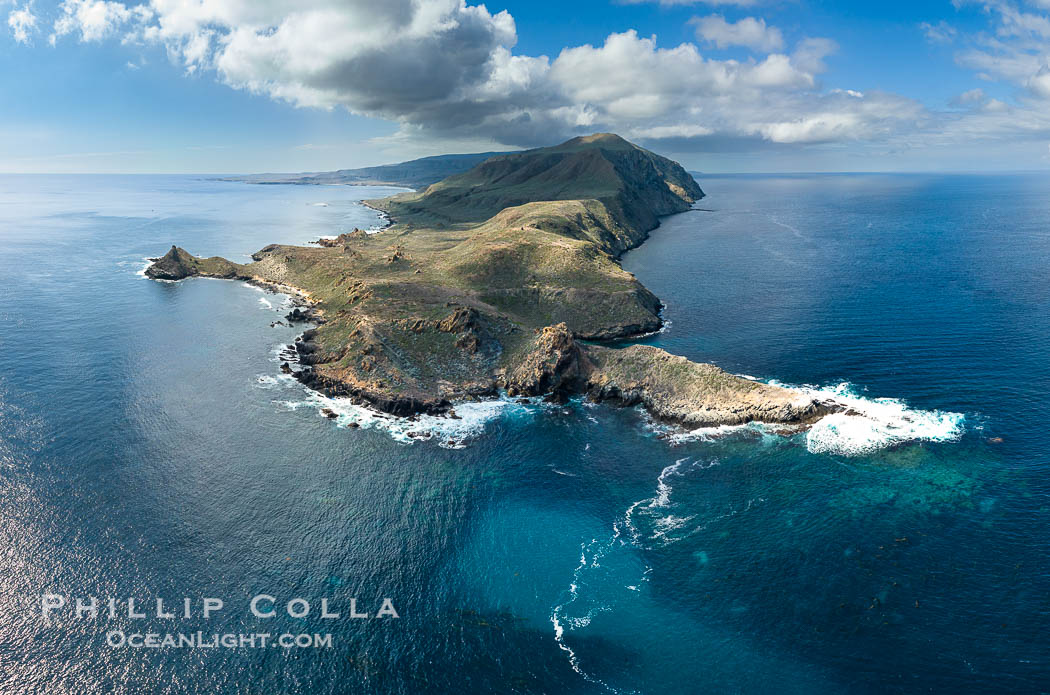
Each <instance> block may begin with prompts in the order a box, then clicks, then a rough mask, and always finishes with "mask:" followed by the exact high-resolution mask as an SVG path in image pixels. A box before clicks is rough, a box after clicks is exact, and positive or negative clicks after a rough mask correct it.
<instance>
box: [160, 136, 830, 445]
mask: <svg viewBox="0 0 1050 695" xmlns="http://www.w3.org/2000/svg"><path fill="white" fill-rule="evenodd" d="M703 196H704V192H703V191H702V190H701V189H700V186H699V185H698V184H697V183H696V181H695V180H694V179H693V177H692V176H691V175H689V174H688V173H687V172H686V171H685V170H684V169H683V168H682V167H681V166H680V165H679V164H678V163H676V162H674V161H672V160H670V159H667V158H665V157H662V156H660V155H657V154H654V153H653V152H650V151H648V150H645V149H643V148H641V147H638V146H637V145H634V144H632V143H630V142H628V141H626V140H624V139H623V138H621V137H619V136H617V135H613V134H606V133H602V134H596V135H590V136H586V137H578V138H574V139H572V140H569V141H568V142H565V143H563V144H561V145H557V146H554V147H546V148H540V149H534V150H527V151H523V152H517V153H510V154H498V155H496V156H492V157H488V158H486V159H484V160H483V161H481V162H480V163H478V164H477V165H475V166H474V167H473V168H471V169H469V170H468V171H465V172H463V173H459V174H456V175H453V176H450V177H448V178H445V179H443V180H441V181H438V182H437V183H434V184H432V185H429V186H427V187H426V188H425V189H423V190H420V191H416V192H410V193H402V194H399V195H395V196H393V197H391V198H384V199H381V200H371V201H367V204H368V205H370V206H371V207H374V208H376V209H377V210H380V211H382V212H384V213H385V214H386V215H388V216H389V218H390V220H391V226H389V227H387V228H385V229H384V230H382V231H381V232H379V233H373V234H369V233H366V232H364V231H362V230H355V231H353V232H351V233H346V234H342V235H340V236H338V237H337V238H334V239H326V240H323V243H319V244H318V245H316V246H310V247H303V246H287V245H279V244H272V245H269V246H266V247H265V248H263V249H261V250H259V251H258V252H256V253H255V254H253V255H252V259H253V262H252V263H246V264H239V263H233V262H231V261H228V260H226V259H224V258H219V257H212V258H198V257H196V256H193V255H191V254H190V253H188V252H186V251H185V250H183V249H181V248H178V247H175V246H173V247H172V248H171V250H170V251H168V252H167V254H165V255H164V256H163V257H161V258H159V259H157V260H156V261H155V262H154V263H153V264H152V265H151V266H150V267H149V268H148V269H147V271H146V275H147V276H148V277H151V278H154V279H158V280H181V279H183V278H187V277H193V276H205V277H216V278H229V279H236V280H244V281H247V282H250V283H253V284H257V285H260V286H264V287H268V288H271V289H274V290H275V291H281V292H287V293H289V294H292V295H293V296H295V297H297V298H298V300H299V301H300V302H301V303H302V305H303V307H304V309H305V310H303V309H297V310H296V311H294V312H293V314H292V316H291V318H293V319H303V320H306V321H310V322H313V323H314V324H315V326H314V327H312V328H310V329H309V330H306V331H305V332H304V333H303V334H302V336H300V338H299V339H298V340H297V341H296V344H295V348H296V352H297V353H298V356H299V362H300V364H301V368H298V369H296V370H295V371H294V373H295V374H296V376H297V378H298V379H299V380H300V381H302V382H303V383H304V384H305V385H307V386H308V387H310V388H313V389H316V390H318V391H321V392H323V393H325V394H327V395H330V396H342V397H349V398H352V399H354V400H355V401H356V402H358V403H360V404H362V405H368V406H370V407H373V408H376V409H378V410H381V411H384V412H386V413H390V414H393V415H398V416H412V415H414V414H418V413H428V414H434V415H441V414H446V415H449V416H454V411H453V406H454V404H455V403H457V402H461V401H465V400H477V399H480V398H488V397H493V396H497V395H499V394H506V395H507V396H510V397H534V396H545V397H547V398H549V399H552V400H556V401H557V400H564V399H566V398H569V397H571V396H574V395H585V396H586V397H588V398H591V399H593V400H595V401H608V402H613V403H617V404H620V405H624V406H630V405H638V404H641V405H642V406H643V407H644V408H645V409H646V410H648V411H649V412H650V413H651V414H652V415H653V416H654V417H655V418H657V419H659V420H661V421H664V422H668V423H673V424H677V425H682V426H684V427H688V428H697V427H707V426H716V425H735V424H743V423H747V422H763V423H782V424H785V425H791V426H799V427H801V426H805V425H807V424H811V423H813V422H815V421H816V420H818V419H820V418H821V417H823V416H824V415H826V414H828V413H830V412H834V411H835V410H837V409H839V408H838V407H837V406H836V405H835V404H834V403H829V402H822V401H819V400H815V399H814V398H812V397H811V396H807V395H805V394H803V393H801V392H799V391H795V390H791V389H787V388H781V387H778V386H773V385H769V384H764V383H761V382H757V381H754V380H751V379H745V378H741V377H738V376H734V375H732V374H729V373H727V372H725V371H723V370H722V369H720V368H718V367H716V366H714V365H711V364H701V363H696V362H692V361H690V360H688V359H686V358H684V357H681V356H676V355H672V354H670V353H668V352H666V351H664V350H661V349H658V348H655V347H652V346H647V345H640V344H634V345H626V346H623V343H624V342H625V341H628V340H630V339H632V338H637V337H639V336H643V335H645V334H649V333H652V332H653V331H657V330H659V329H660V328H661V326H662V319H661V316H660V309H661V306H662V305H661V303H660V300H659V299H658V298H657V297H656V296H655V295H654V294H653V293H652V292H650V291H649V290H648V289H646V288H645V287H644V286H643V285H642V284H641V283H640V282H639V281H638V280H637V279H636V278H635V277H634V276H633V275H632V274H631V273H629V272H627V271H625V270H624V269H623V268H622V267H621V266H620V263H619V258H620V256H621V255H622V254H623V253H624V252H625V251H627V250H629V249H631V248H634V247H636V246H638V245H639V244H641V243H642V242H644V241H645V239H646V238H647V237H648V235H649V232H651V231H652V230H653V229H655V228H656V227H657V226H658V225H659V223H660V218H661V217H662V216H666V215H671V214H675V213H682V212H685V211H688V210H690V209H691V208H692V205H693V203H694V202H696V201H697V200H699V199H700V198H702V197H703ZM285 369H286V370H290V367H288V366H287V365H286V366H285Z"/></svg>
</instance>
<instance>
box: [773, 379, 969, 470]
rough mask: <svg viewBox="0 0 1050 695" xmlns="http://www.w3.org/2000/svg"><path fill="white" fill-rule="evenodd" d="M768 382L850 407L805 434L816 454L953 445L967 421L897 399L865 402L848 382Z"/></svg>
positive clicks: (951, 413)
mask: <svg viewBox="0 0 1050 695" xmlns="http://www.w3.org/2000/svg"><path fill="white" fill-rule="evenodd" d="M770 383H771V384H774V385H777V386H784V387H786V388H790V389H792V390H795V391H799V392H801V393H804V394H806V395H807V396H810V397H812V398H816V399H818V400H822V401H832V402H834V403H837V404H839V405H841V406H843V407H845V408H846V412H842V413H834V414H832V415H827V416H825V417H823V418H821V419H820V420H819V421H817V422H816V423H815V424H814V425H813V426H812V427H811V428H810V429H809V431H808V432H807V433H806V447H807V448H808V449H809V450H810V451H811V452H813V453H815V454H838V455H840V456H860V455H863V454H870V453H871V452H873V451H877V450H879V449H885V448H887V447H890V446H895V445H898V444H903V443H906V442H921V441H925V442H944V441H954V440H957V439H958V438H959V437H961V436H962V433H963V428H964V423H965V421H966V417H965V416H964V415H963V414H962V413H953V412H949V411H942V410H918V409H915V408H910V407H908V404H907V403H906V402H905V401H903V400H901V399H899V398H866V397H864V396H862V395H860V394H859V392H858V390H857V388H856V387H855V386H854V385H853V384H850V383H849V382H843V383H841V384H838V385H835V386H829V387H815V386H791V385H789V384H780V383H778V382H775V381H771V382H770Z"/></svg>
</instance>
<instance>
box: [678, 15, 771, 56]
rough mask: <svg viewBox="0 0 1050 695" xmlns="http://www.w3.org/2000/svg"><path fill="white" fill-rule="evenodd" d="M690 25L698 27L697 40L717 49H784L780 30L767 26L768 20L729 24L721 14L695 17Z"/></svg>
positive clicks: (754, 19)
mask: <svg viewBox="0 0 1050 695" xmlns="http://www.w3.org/2000/svg"><path fill="white" fill-rule="evenodd" d="M689 23H690V24H694V25H695V26H696V38H698V39H699V40H701V41H705V42H707V43H709V44H714V45H715V46H716V47H717V48H728V47H729V46H743V47H745V48H750V49H751V50H753V51H764V52H767V53H768V52H771V51H779V50H780V49H782V48H783V47H784V37H783V35H782V34H781V33H780V29H777V28H776V27H770V26H766V20H764V19H756V18H754V17H745V18H743V19H741V20H740V21H738V22H727V21H726V18H725V17H723V16H722V15H720V14H712V15H708V16H707V17H693V18H692V19H691V20H689Z"/></svg>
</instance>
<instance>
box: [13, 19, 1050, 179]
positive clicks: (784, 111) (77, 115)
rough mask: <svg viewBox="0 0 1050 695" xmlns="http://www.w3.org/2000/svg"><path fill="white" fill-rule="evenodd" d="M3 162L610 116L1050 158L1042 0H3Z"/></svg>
mask: <svg viewBox="0 0 1050 695" xmlns="http://www.w3.org/2000/svg"><path fill="white" fill-rule="evenodd" d="M0 61H2V66H3V69H2V70H0V99H2V102H0V103H2V104H3V107H2V108H0V171H6V172H193V173H220V172H223V173H235V172H259V171H305V170H327V169H335V168H343V167H355V166H364V165H370V164H377V163H384V162H390V161H398V160H403V159H408V158H412V157H415V156H423V155H428V154H437V153H441V152H451V151H482V150H489V149H512V148H517V147H530V146H536V145H541V144H551V143H553V142H557V141H559V140H561V139H564V138H567V137H571V136H573V135H576V134H581V133H585V132H593V131H599V130H611V131H615V132H619V133H621V134H623V135H624V136H625V137H628V138H630V139H632V140H635V141H637V142H639V143H640V144H643V145H645V146H647V147H650V148H652V149H654V150H656V151H659V152H662V153H665V154H668V155H669V156H673V157H675V158H676V159H678V160H679V161H682V162H683V163H685V164H686V165H687V166H689V167H690V168H693V169H697V170H701V171H707V172H722V171H724V172H732V171H895V170H923V171H928V170H949V171H957V170H1003V169H1006V170H1011V169H1045V168H1050V0H1016V1H1010V0H988V1H986V2H968V1H966V0H956V2H955V3H953V2H951V1H950V0H943V1H942V0H916V1H913V2H882V3H867V2H866V3H833V2H817V1H813V0H796V1H787V2H776V1H771V2H764V1H763V0H735V1H734V0H720V1H719V2H714V3H704V2H690V1H689V0H662V1H659V0H652V1H646V0H632V1H628V2H608V1H599V0H578V1H575V2H564V1H562V2H540V1H534V2H503V3H487V4H485V5H484V6H478V5H471V4H464V3H462V2H460V1H459V0H388V2H384V3H376V2H373V1H372V0H368V1H365V0H225V1H220V0H151V1H150V2H147V3H136V2H135V1H134V0H132V1H130V2H117V1H116V0H62V1H61V2H58V1H54V0H28V1H27V0H0Z"/></svg>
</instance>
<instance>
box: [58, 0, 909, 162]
mask: <svg viewBox="0 0 1050 695" xmlns="http://www.w3.org/2000/svg"><path fill="white" fill-rule="evenodd" d="M61 8H62V15H61V16H60V18H59V20H58V22H56V23H55V30H54V31H55V36H56V37H62V36H66V35H72V36H79V38H80V40H82V41H95V40H100V39H102V38H104V37H107V36H115V35H117V34H118V33H119V34H120V35H122V40H123V41H124V42H125V43H146V44H157V45H161V46H163V47H164V48H165V49H166V50H167V52H168V55H169V56H170V57H171V58H172V60H174V61H176V62H178V63H179V64H181V65H182V66H183V67H184V68H185V69H186V70H187V71H189V72H198V73H212V74H214V75H216V76H217V77H218V79H219V80H221V81H222V82H224V83H226V84H227V85H229V86H231V87H233V88H236V89H243V90H247V91H250V92H253V93H256V94H263V95H266V96H269V97H271V98H273V99H276V100H281V101H286V102H288V103H291V104H293V105H295V106H297V107H304V108H325V109H331V108H345V109H347V110H349V111H351V112H353V113H356V114H362V115H367V116H373V117H378V118H383V119H387V120H391V121H394V122H396V123H398V124H399V131H398V133H397V134H396V135H395V136H392V137H388V138H385V139H384V144H393V145H397V146H402V147H403V146H404V145H405V143H409V142H415V143H419V142H421V141H425V140H429V141H431V142H432V143H433V142H437V141H443V142H445V143H460V144H462V143H489V146H491V144H492V143H493V142H496V143H500V144H502V145H511V146H533V145H538V144H549V143H550V142H553V141H556V140H558V139H563V138H567V137H570V136H572V135H577V134H581V133H585V132H593V131H597V130H612V131H618V132H621V133H623V134H624V135H626V136H628V137H635V138H641V139H648V140H662V141H674V142H676V143H678V144H681V145H682V146H683V147H698V148H714V149H722V150H731V149H733V148H740V147H744V148H754V147H756V146H758V145H760V144H761V143H763V142H767V143H768V142H773V143H779V144H813V143H826V142H839V141H862V140H878V139H885V138H888V137H892V136H893V135H894V134H897V133H900V132H904V131H907V130H909V129H914V128H916V127H918V125H917V124H919V122H920V121H922V120H923V119H924V118H926V113H925V111H924V110H923V109H922V107H921V106H919V105H918V104H917V103H916V102H914V101H911V100H908V99H904V98H901V97H897V96H894V95H888V94H883V93H870V94H866V95H865V94H861V93H860V92H850V91H849V90H845V91H843V90H830V91H825V90H824V89H823V87H822V85H821V84H820V76H821V74H822V73H823V72H824V71H825V70H826V66H825V60H826V59H827V57H828V56H829V55H831V54H832V53H834V51H835V50H836V49H837V44H835V42H833V41H831V40H829V39H823V38H807V39H803V40H801V41H799V42H798V43H797V44H796V45H795V46H794V50H793V51H792V52H787V51H785V50H784V49H785V46H784V38H783V36H782V35H781V33H780V32H779V30H777V29H776V28H775V27H769V26H767V25H766V24H765V22H764V21H762V20H757V19H753V18H748V19H745V20H741V21H739V22H735V23H729V22H726V21H725V20H724V19H722V18H718V19H719V20H720V21H719V22H714V23H708V24H707V25H706V28H705V26H704V25H703V23H702V22H701V23H700V25H698V31H699V32H700V33H701V36H704V33H705V32H706V36H705V39H706V40H710V41H711V42H712V43H714V44H715V45H719V44H721V45H730V44H733V45H746V46H748V47H750V48H752V49H753V50H755V51H758V52H760V54H761V55H760V56H756V57H754V58H749V59H747V60H718V59H714V58H709V57H706V56H704V55H702V53H701V51H700V48H699V47H698V46H697V45H696V44H695V43H691V42H686V43H682V44H680V45H678V46H673V47H661V46H659V45H658V44H657V41H656V39H655V37H642V36H639V35H638V34H637V33H636V32H635V31H625V32H623V33H614V34H610V35H609V36H608V37H607V38H606V39H605V40H604V42H602V43H601V44H600V45H590V44H587V45H582V46H574V47H567V48H565V49H563V50H562V51H561V52H560V53H559V54H558V55H557V56H555V57H553V58H549V57H547V56H529V55H521V54H515V53H514V46H515V44H516V42H517V31H516V27H515V23H514V19H513V17H511V15H510V14H509V13H507V12H498V13H492V12H490V11H489V10H487V9H486V8H485V7H484V6H481V5H477V6H472V5H468V4H466V3H465V2H464V1H463V0H389V1H388V2H374V1H373V0H237V1H235V2H220V0H152V2H151V4H150V6H149V7H148V8H147V7H145V6H141V5H140V6H127V5H124V4H121V3H120V2H115V1H113V0H64V2H63V3H62V5H61ZM707 19H710V18H707ZM843 87H848V85H843Z"/></svg>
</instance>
